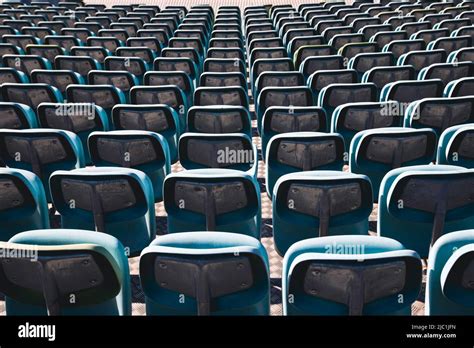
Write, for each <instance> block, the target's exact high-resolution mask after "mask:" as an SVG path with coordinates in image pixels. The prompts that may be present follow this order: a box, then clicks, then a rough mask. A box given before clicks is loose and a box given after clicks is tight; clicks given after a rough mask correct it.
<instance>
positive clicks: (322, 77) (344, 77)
mask: <svg viewBox="0 0 474 348" xmlns="http://www.w3.org/2000/svg"><path fill="white" fill-rule="evenodd" d="M357 81H358V78H357V72H356V71H355V70H353V69H338V70H317V71H316V72H314V73H313V74H311V75H310V76H309V77H308V83H307V84H308V87H310V88H311V90H312V91H313V94H314V96H315V98H318V95H319V93H320V92H321V90H322V89H323V88H324V87H327V86H329V85H330V84H333V83H357Z"/></svg>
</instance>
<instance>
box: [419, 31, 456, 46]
mask: <svg viewBox="0 0 474 348" xmlns="http://www.w3.org/2000/svg"><path fill="white" fill-rule="evenodd" d="M446 36H449V31H448V29H445V28H440V29H429V30H420V31H418V32H416V33H414V34H413V35H412V36H410V39H412V40H423V41H424V42H425V44H426V45H428V44H429V43H430V42H431V41H434V40H436V39H439V38H441V37H446Z"/></svg>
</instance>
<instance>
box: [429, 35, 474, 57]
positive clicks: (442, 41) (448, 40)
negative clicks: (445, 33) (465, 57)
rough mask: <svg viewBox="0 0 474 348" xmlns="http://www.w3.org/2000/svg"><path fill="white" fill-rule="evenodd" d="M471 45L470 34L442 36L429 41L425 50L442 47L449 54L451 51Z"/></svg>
mask: <svg viewBox="0 0 474 348" xmlns="http://www.w3.org/2000/svg"><path fill="white" fill-rule="evenodd" d="M471 45H472V38H471V37H470V36H467V35H464V36H457V37H442V38H439V39H436V40H434V41H431V42H430V43H429V44H428V46H427V50H436V49H443V50H445V51H446V54H447V55H449V54H450V53H451V52H454V51H457V50H459V49H460V48H463V47H470V46H471Z"/></svg>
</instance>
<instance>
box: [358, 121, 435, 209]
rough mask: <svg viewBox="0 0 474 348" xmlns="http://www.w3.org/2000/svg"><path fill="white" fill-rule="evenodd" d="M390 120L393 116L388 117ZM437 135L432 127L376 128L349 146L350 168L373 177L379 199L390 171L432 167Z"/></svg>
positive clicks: (365, 132) (375, 195)
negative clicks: (422, 165)
mask: <svg viewBox="0 0 474 348" xmlns="http://www.w3.org/2000/svg"><path fill="white" fill-rule="evenodd" d="M385 117H387V118H390V116H385ZM437 140H438V139H437V136H436V133H435V132H434V131H433V130H432V129H429V128H421V129H411V128H401V127H390V128H377V129H369V130H363V131H360V132H358V133H357V134H355V135H354V138H353V139H352V142H351V146H350V151H349V154H350V157H349V169H350V171H351V172H352V173H357V174H364V175H367V176H368V177H369V178H370V181H371V182H372V187H373V191H374V198H375V200H377V198H378V193H379V187H380V183H381V182H382V179H383V178H384V176H385V174H387V173H388V172H389V171H390V170H392V169H395V168H400V167H407V166H414V165H421V164H430V163H431V162H433V161H434V160H435V158H436V143H437Z"/></svg>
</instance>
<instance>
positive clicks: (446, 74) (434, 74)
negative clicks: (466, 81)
mask: <svg viewBox="0 0 474 348" xmlns="http://www.w3.org/2000/svg"><path fill="white" fill-rule="evenodd" d="M470 76H474V62H454V63H438V64H432V65H430V66H428V67H425V68H423V69H422V70H421V71H420V73H419V74H418V79H419V80H427V79H441V80H442V81H443V83H444V84H445V85H446V84H448V83H449V82H451V81H454V80H458V79H461V78H463V77H470Z"/></svg>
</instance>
